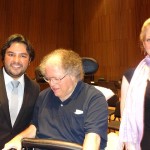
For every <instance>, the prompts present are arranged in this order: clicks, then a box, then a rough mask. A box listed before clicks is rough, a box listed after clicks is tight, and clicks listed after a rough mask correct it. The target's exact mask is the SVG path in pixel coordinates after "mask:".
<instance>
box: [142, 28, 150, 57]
mask: <svg viewBox="0 0 150 150" xmlns="http://www.w3.org/2000/svg"><path fill="white" fill-rule="evenodd" d="M143 46H144V49H145V50H146V52H147V54H148V55H150V26H148V27H147V30H146V34H145V40H144V41H143Z"/></svg>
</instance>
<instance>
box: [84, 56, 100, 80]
mask: <svg viewBox="0 0 150 150" xmlns="http://www.w3.org/2000/svg"><path fill="white" fill-rule="evenodd" d="M82 64H83V70H84V74H85V76H84V81H85V82H88V83H90V82H91V81H94V74H95V73H96V72H97V70H98V69H99V64H98V62H97V61H96V60H95V59H94V58H91V57H82Z"/></svg>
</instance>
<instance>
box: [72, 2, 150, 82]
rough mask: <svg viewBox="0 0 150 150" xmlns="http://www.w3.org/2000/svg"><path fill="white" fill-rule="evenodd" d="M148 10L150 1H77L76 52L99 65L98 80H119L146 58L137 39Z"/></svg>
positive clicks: (149, 14) (148, 13)
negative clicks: (93, 59)
mask: <svg viewBox="0 0 150 150" xmlns="http://www.w3.org/2000/svg"><path fill="white" fill-rule="evenodd" d="M149 8H150V2H149V1H148V0H126V1H121V0H113V1H112V0H86V1H80V0H75V1H74V49H75V50H77V51H78V52H79V53H80V55H81V56H89V57H93V58H95V59H96V60H97V61H98V63H99V65H100V67H99V70H98V72H97V73H96V78H100V77H104V78H105V79H107V80H119V79H121V78H122V74H123V73H124V71H125V70H126V69H128V68H129V67H134V66H136V65H137V64H138V62H139V61H140V60H141V59H142V58H143V55H142V54H141V51H140V47H139V39H138V38H139V33H140V28H141V26H142V24H143V21H144V20H145V19H147V18H148V17H150V9H149Z"/></svg>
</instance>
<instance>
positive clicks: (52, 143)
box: [22, 138, 82, 150]
mask: <svg viewBox="0 0 150 150" xmlns="http://www.w3.org/2000/svg"><path fill="white" fill-rule="evenodd" d="M22 147H24V148H47V149H49V150H82V146H81V145H79V144H77V143H71V142H65V141H59V140H50V139H36V138H24V139H23V140H22Z"/></svg>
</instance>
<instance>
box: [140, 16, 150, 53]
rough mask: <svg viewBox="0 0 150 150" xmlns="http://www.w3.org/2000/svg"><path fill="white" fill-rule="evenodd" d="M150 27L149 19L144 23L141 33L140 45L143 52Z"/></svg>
mask: <svg viewBox="0 0 150 150" xmlns="http://www.w3.org/2000/svg"><path fill="white" fill-rule="evenodd" d="M148 27H150V18H148V19H147V20H146V21H145V22H144V23H143V26H142V28H141V33H140V43H141V50H142V51H145V49H144V47H143V42H144V41H145V38H146V32H147V28H148Z"/></svg>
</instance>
